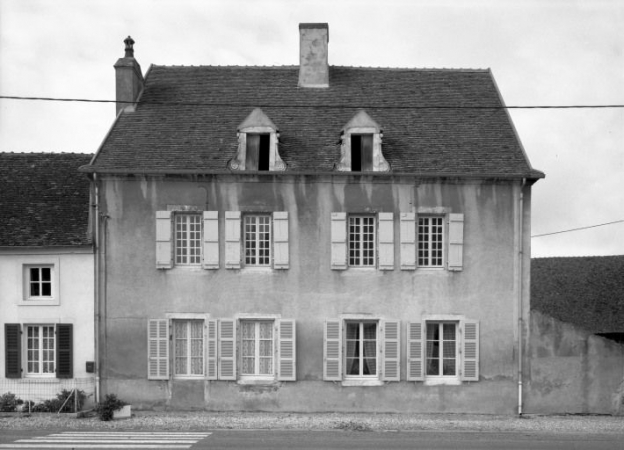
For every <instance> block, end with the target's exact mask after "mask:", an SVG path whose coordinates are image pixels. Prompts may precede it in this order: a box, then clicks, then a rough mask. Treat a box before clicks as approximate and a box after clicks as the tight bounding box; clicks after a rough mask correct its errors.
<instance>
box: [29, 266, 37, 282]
mask: <svg viewBox="0 0 624 450" xmlns="http://www.w3.org/2000/svg"><path fill="white" fill-rule="evenodd" d="M30 281H39V268H34V267H33V268H31V269H30Z"/></svg>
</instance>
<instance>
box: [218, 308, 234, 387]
mask: <svg viewBox="0 0 624 450" xmlns="http://www.w3.org/2000/svg"><path fill="white" fill-rule="evenodd" d="M218 348H219V380H236V320H234V319H221V320H219V345H218Z"/></svg>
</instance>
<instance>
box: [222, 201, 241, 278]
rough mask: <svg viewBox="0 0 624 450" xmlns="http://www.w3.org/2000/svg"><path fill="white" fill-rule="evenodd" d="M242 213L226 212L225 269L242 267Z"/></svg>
mask: <svg viewBox="0 0 624 450" xmlns="http://www.w3.org/2000/svg"><path fill="white" fill-rule="evenodd" d="M240 240H241V213H240V211H226V212H225V268H226V269H240V267H241V242H240Z"/></svg>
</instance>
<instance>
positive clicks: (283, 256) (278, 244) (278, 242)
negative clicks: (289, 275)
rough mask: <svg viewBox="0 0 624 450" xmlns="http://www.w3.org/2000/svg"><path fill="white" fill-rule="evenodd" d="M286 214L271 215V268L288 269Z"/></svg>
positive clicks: (277, 212) (278, 212) (279, 212)
mask: <svg viewBox="0 0 624 450" xmlns="http://www.w3.org/2000/svg"><path fill="white" fill-rule="evenodd" d="M288 250H289V249H288V212H285V211H283V212H282V211H276V212H274V213H273V255H274V256H273V268H274V269H288V267H289V259H288Z"/></svg>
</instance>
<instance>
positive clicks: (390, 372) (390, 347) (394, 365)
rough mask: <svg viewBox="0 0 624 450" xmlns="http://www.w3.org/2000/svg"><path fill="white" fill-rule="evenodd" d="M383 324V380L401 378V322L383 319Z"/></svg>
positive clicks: (397, 379) (398, 379)
mask: <svg viewBox="0 0 624 450" xmlns="http://www.w3.org/2000/svg"><path fill="white" fill-rule="evenodd" d="M382 326H383V378H382V379H383V380H384V381H400V380H401V358H400V354H401V341H400V334H401V322H399V321H396V320H384V321H383V322H382Z"/></svg>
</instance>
